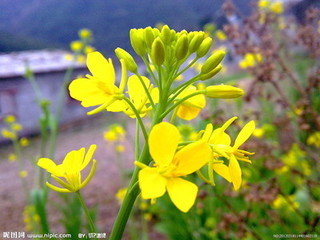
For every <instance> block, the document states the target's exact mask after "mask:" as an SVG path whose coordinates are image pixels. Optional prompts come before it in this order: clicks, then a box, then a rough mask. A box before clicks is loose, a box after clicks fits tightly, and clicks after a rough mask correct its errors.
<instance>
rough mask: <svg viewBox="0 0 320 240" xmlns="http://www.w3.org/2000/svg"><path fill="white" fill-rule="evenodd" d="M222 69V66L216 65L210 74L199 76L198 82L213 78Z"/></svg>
mask: <svg viewBox="0 0 320 240" xmlns="http://www.w3.org/2000/svg"><path fill="white" fill-rule="evenodd" d="M221 69H222V65H218V66H217V67H216V68H215V69H213V70H212V71H211V72H208V73H205V74H201V75H200V80H202V81H203V80H207V79H210V78H212V77H213V76H215V75H217V74H218V73H219V72H220V71H221Z"/></svg>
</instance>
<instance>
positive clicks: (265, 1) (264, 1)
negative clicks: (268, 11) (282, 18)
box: [258, 0, 270, 8]
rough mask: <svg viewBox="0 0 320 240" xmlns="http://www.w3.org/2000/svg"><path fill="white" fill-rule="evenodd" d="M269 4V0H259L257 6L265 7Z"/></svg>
mask: <svg viewBox="0 0 320 240" xmlns="http://www.w3.org/2000/svg"><path fill="white" fill-rule="evenodd" d="M269 5H270V1H268V0H259V2H258V7H259V8H267V7H268V6H269Z"/></svg>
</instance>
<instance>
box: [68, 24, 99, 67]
mask: <svg viewBox="0 0 320 240" xmlns="http://www.w3.org/2000/svg"><path fill="white" fill-rule="evenodd" d="M78 36H79V40H75V41H72V42H71V43H70V49H71V51H72V52H73V54H72V55H66V59H68V60H72V61H77V62H79V63H84V62H85V59H86V55H87V54H88V53H90V52H93V51H95V49H94V47H92V46H91V45H90V44H91V43H92V41H93V38H92V32H91V31H90V30H89V29H86V28H84V29H81V30H80V31H79V32H78Z"/></svg>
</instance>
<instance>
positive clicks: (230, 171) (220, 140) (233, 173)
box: [202, 117, 255, 190]
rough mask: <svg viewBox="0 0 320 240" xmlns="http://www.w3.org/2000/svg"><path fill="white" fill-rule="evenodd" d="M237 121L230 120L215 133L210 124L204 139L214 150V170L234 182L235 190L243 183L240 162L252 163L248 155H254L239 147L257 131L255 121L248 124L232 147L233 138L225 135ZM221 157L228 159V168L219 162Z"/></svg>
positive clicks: (234, 118)
mask: <svg viewBox="0 0 320 240" xmlns="http://www.w3.org/2000/svg"><path fill="white" fill-rule="evenodd" d="M236 119H237V117H233V118H230V119H229V120H228V121H227V122H226V123H225V124H223V126H222V127H220V128H217V129H215V130H214V131H213V126H212V124H208V125H207V126H206V129H205V131H204V134H203V137H202V139H203V140H204V141H207V142H208V143H209V144H210V146H211V148H212V150H213V162H212V168H213V170H214V171H215V172H216V173H217V174H219V175H220V176H222V177H223V178H225V179H226V180H227V181H229V182H232V183H233V187H234V189H235V190H238V189H239V188H240V186H241V181H242V172H241V168H240V165H239V163H238V160H240V161H245V162H248V163H251V161H250V160H249V159H248V156H247V155H252V154H253V153H250V152H247V151H244V150H241V149H239V147H240V146H241V145H242V144H243V143H244V142H245V141H247V140H248V138H249V137H250V136H251V134H252V133H253V131H254V129H255V123H254V121H250V122H249V123H247V124H246V125H245V126H244V127H243V128H242V130H241V131H240V132H239V134H238V136H237V138H236V140H235V142H234V145H233V146H231V138H230V136H229V135H228V134H227V133H225V130H226V129H227V128H228V127H229V126H230V124H231V123H232V122H233V121H234V120H236ZM219 157H225V158H227V159H228V160H229V165H228V166H227V165H225V164H224V163H222V162H221V161H218V158H219Z"/></svg>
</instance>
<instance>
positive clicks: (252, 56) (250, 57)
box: [239, 53, 263, 68]
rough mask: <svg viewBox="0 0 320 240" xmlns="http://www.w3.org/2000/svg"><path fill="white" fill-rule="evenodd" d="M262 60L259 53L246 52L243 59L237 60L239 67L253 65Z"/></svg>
mask: <svg viewBox="0 0 320 240" xmlns="http://www.w3.org/2000/svg"><path fill="white" fill-rule="evenodd" d="M262 61H263V58H262V55H261V54H260V53H246V54H245V55H244V57H243V59H242V60H241V61H240V62H239V67H240V68H249V67H254V66H256V65H257V64H259V63H261V62H262Z"/></svg>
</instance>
